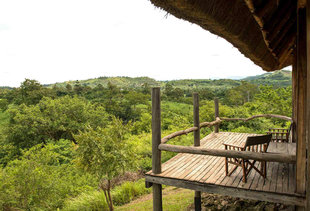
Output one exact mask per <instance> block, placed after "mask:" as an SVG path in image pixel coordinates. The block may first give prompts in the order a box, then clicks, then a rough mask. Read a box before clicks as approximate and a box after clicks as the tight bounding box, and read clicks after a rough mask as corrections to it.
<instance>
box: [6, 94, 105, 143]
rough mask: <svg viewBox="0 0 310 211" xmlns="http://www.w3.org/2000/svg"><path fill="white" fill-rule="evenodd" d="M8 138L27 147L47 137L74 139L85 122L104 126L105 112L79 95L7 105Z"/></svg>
mask: <svg viewBox="0 0 310 211" xmlns="http://www.w3.org/2000/svg"><path fill="white" fill-rule="evenodd" d="M8 112H9V113H10V122H9V125H8V127H7V129H6V135H7V137H8V140H9V141H10V142H11V143H13V144H14V145H15V146H18V147H19V148H29V147H32V146H34V145H36V144H39V143H45V142H46V140H59V139H61V138H63V139H68V140H72V141H75V139H74V137H73V134H75V133H77V132H78V131H83V130H85V128H86V125H90V126H92V127H94V128H96V127H98V126H101V127H104V126H105V125H106V123H107V121H108V114H107V113H106V112H105V109H104V108H103V107H102V106H97V105H94V104H92V103H90V102H87V101H86V100H84V99H82V98H78V97H70V96H65V97H61V98H57V99H51V98H43V99H42V100H41V101H40V103H38V104H37V105H30V106H26V105H24V104H22V105H20V106H15V107H12V108H10V109H8Z"/></svg>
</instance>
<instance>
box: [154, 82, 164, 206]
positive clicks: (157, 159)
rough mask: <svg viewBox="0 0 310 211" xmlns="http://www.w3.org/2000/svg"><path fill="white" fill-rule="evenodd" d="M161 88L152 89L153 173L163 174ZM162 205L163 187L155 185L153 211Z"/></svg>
mask: <svg viewBox="0 0 310 211" xmlns="http://www.w3.org/2000/svg"><path fill="white" fill-rule="evenodd" d="M160 114H161V110H160V88H159V87H155V88H152V172H153V174H160V173H161V151H160V150H159V149H158V146H159V144H160V142H161V119H160ZM162 209H163V205H162V186H161V184H153V210H154V211H161V210H162Z"/></svg>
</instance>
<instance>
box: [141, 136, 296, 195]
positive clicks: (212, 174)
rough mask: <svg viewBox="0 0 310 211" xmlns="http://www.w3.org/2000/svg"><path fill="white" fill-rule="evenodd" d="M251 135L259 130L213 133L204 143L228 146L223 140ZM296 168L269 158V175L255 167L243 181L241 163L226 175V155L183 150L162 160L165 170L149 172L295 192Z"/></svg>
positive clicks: (261, 189)
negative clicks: (196, 153)
mask: <svg viewBox="0 0 310 211" xmlns="http://www.w3.org/2000/svg"><path fill="white" fill-rule="evenodd" d="M251 135H255V134H247V133H231V132H220V133H212V134H210V135H208V136H206V137H205V138H203V139H202V140H201V147H204V148H215V149H224V146H223V142H227V140H229V141H230V142H235V143H240V141H242V140H244V141H245V140H246V137H247V136H251ZM269 148H270V150H271V151H275V150H276V149H275V147H272V146H270V147H269ZM272 148H273V149H272ZM293 153H294V152H293ZM255 165H256V166H257V167H259V165H260V163H259V162H257V163H256V164H255ZM229 167H232V166H231V165H230V166H229ZM295 171H296V170H295V165H294V164H287V163H274V162H267V178H266V179H264V178H263V177H262V176H260V175H259V173H258V172H256V171H255V170H252V171H251V172H250V174H249V175H248V177H247V180H248V181H247V182H246V183H243V182H242V169H241V168H240V167H238V168H237V170H236V171H235V172H234V173H233V174H232V175H231V176H225V164H224V158H223V157H215V156H206V155H194V154H185V153H179V154H177V155H176V156H175V157H173V158H171V159H170V160H168V161H167V162H165V163H164V164H162V173H160V174H156V175H155V174H152V172H151V171H150V172H148V173H147V174H146V176H147V177H148V176H149V177H161V178H170V179H175V180H178V181H179V182H180V181H181V182H182V181H190V182H196V183H200V184H201V183H203V184H210V185H216V186H222V187H231V188H237V189H246V190H252V191H263V192H272V193H280V194H288V195H291V194H293V195H294V194H295V186H296V185H295V181H296V177H295Z"/></svg>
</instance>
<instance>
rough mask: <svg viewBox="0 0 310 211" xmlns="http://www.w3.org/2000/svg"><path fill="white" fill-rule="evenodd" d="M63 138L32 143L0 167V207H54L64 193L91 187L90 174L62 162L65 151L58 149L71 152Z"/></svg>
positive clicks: (92, 183) (29, 208)
mask: <svg viewBox="0 0 310 211" xmlns="http://www.w3.org/2000/svg"><path fill="white" fill-rule="evenodd" d="M65 142H66V141H65V140H63V141H62V144H61V146H59V145H56V144H52V143H48V144H46V145H43V144H39V145H36V146H34V147H32V148H31V149H29V150H27V151H23V155H22V157H21V158H20V159H16V160H14V161H11V162H9V164H8V165H7V166H6V167H5V168H4V169H0V209H2V210H57V208H61V206H62V205H63V203H64V201H65V198H66V197H74V196H77V195H78V194H80V193H81V192H83V191H88V190H92V189H94V188H93V187H94V186H95V180H94V177H93V176H91V175H90V174H87V173H86V174H85V172H81V171H79V170H78V169H77V168H75V166H74V165H72V164H70V163H63V162H62V161H63V160H64V157H65V155H64V154H60V153H59V152H61V151H62V150H64V151H65V152H69V151H71V153H73V148H72V145H70V141H67V143H65ZM68 159H70V158H69V157H68Z"/></svg>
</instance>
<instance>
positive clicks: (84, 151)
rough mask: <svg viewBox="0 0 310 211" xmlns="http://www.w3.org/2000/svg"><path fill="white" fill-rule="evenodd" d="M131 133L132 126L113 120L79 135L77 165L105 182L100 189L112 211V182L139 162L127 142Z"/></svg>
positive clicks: (131, 145)
mask: <svg viewBox="0 0 310 211" xmlns="http://www.w3.org/2000/svg"><path fill="white" fill-rule="evenodd" d="M128 134H129V125H123V122H122V121H121V120H119V119H117V118H115V117H113V118H112V121H111V123H110V124H109V125H108V126H107V127H105V128H100V127H98V128H97V129H96V130H94V129H92V128H91V127H89V128H88V130H87V131H85V132H81V133H80V134H79V135H76V136H75V138H76V140H77V142H78V143H79V146H78V148H77V164H78V165H79V166H80V167H82V168H83V169H84V170H85V171H86V172H89V173H91V174H93V175H95V176H96V178H98V181H101V184H100V187H101V189H102V190H103V191H104V193H105V196H106V200H107V204H108V205H109V208H110V210H112V209H113V203H112V198H111V195H110V190H111V186H112V184H111V183H112V179H114V178H115V177H117V176H119V175H121V174H123V173H124V172H125V170H127V169H132V168H134V167H135V163H136V159H135V158H136V154H135V152H134V148H133V146H134V145H133V144H132V143H130V142H128V141H127V140H126V136H127V135H128Z"/></svg>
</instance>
